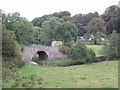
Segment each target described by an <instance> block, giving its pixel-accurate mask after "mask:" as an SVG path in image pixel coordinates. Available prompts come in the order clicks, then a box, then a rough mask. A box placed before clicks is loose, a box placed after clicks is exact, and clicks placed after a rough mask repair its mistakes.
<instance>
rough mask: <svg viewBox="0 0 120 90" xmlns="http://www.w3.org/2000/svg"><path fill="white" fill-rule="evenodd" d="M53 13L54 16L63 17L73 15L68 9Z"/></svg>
mask: <svg viewBox="0 0 120 90" xmlns="http://www.w3.org/2000/svg"><path fill="white" fill-rule="evenodd" d="M52 15H53V16H54V17H58V18H63V17H69V16H70V15H71V13H70V12H68V11H61V12H56V13H53V14H52Z"/></svg>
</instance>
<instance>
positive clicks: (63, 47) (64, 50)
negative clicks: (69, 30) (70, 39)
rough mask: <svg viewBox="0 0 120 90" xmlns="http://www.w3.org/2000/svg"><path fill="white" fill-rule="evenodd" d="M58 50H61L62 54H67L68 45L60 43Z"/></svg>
mask: <svg viewBox="0 0 120 90" xmlns="http://www.w3.org/2000/svg"><path fill="white" fill-rule="evenodd" d="M59 50H60V52H63V53H64V54H67V55H68V54H69V50H70V47H68V46H65V45H62V46H61V47H59Z"/></svg>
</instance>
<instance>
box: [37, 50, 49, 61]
mask: <svg viewBox="0 0 120 90" xmlns="http://www.w3.org/2000/svg"><path fill="white" fill-rule="evenodd" d="M37 54H38V56H39V59H40V60H47V59H48V55H47V53H46V52H44V51H38V52H37Z"/></svg>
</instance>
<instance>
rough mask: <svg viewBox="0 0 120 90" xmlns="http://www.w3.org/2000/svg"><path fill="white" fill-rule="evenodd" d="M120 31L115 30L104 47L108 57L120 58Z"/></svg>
mask: <svg viewBox="0 0 120 90" xmlns="http://www.w3.org/2000/svg"><path fill="white" fill-rule="evenodd" d="M119 35H120V33H116V31H115V30H114V31H113V33H112V35H111V37H110V41H109V43H108V44H107V45H106V46H105V47H104V54H105V55H106V56H107V58H108V59H109V60H110V59H116V58H120V54H119V50H120V45H119V44H120V42H119V41H120V38H119Z"/></svg>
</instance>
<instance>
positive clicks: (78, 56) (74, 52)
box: [69, 43, 95, 63]
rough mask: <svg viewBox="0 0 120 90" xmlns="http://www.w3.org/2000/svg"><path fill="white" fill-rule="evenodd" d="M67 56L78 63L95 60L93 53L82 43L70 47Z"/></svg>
mask: <svg viewBox="0 0 120 90" xmlns="http://www.w3.org/2000/svg"><path fill="white" fill-rule="evenodd" d="M69 57H70V58H71V59H72V60H77V61H79V63H90V62H93V61H94V60H95V53H94V52H93V51H92V50H91V49H88V48H87V47H86V46H85V45H84V44H83V43H77V44H76V45H75V46H73V47H72V48H71V49H70V53H69Z"/></svg>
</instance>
